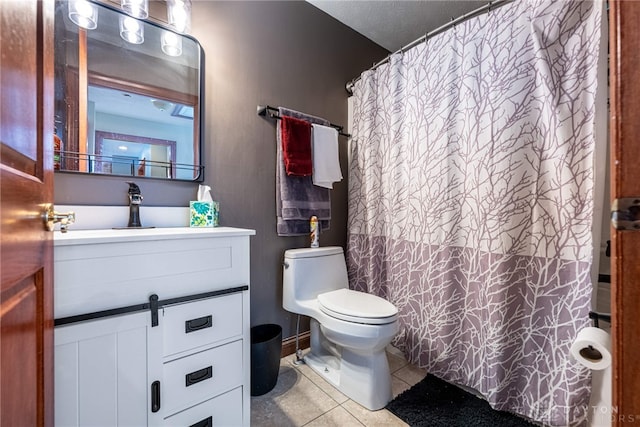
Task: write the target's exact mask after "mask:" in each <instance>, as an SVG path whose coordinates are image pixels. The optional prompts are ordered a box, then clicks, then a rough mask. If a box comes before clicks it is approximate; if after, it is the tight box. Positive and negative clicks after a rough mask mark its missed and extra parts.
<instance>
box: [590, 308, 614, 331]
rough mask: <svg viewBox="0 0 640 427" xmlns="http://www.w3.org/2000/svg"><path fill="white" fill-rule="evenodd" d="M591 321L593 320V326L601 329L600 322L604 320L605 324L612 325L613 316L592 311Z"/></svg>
mask: <svg viewBox="0 0 640 427" xmlns="http://www.w3.org/2000/svg"><path fill="white" fill-rule="evenodd" d="M589 319H591V320H593V326H595V327H596V328H599V327H600V325H599V324H598V321H599V320H603V321H605V322H609V323H611V314H607V313H598V312H597V311H590V312H589Z"/></svg>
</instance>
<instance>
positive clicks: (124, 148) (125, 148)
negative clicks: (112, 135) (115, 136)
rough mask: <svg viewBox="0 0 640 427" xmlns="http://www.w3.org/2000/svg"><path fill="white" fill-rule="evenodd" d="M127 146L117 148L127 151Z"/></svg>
mask: <svg viewBox="0 0 640 427" xmlns="http://www.w3.org/2000/svg"><path fill="white" fill-rule="evenodd" d="M128 149H129V148H128V147H127V146H126V145H120V146H118V150H122V151H127V150H128Z"/></svg>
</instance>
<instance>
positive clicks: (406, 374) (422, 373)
mask: <svg viewBox="0 0 640 427" xmlns="http://www.w3.org/2000/svg"><path fill="white" fill-rule="evenodd" d="M393 376H395V377H397V378H399V379H401V380H402V381H404V382H405V383H407V384H409V385H410V386H414V385H416V384H418V383H419V382H420V381H422V380H423V379H424V377H426V376H427V371H426V370H425V369H422V368H418V367H416V366H413V365H406V366H404V367H403V368H400V369H398V370H397V371H396V372H394V373H393Z"/></svg>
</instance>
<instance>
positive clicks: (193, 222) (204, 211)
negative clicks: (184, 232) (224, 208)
mask: <svg viewBox="0 0 640 427" xmlns="http://www.w3.org/2000/svg"><path fill="white" fill-rule="evenodd" d="M218 211H219V206H218V202H189V212H190V218H189V227H217V226H218Z"/></svg>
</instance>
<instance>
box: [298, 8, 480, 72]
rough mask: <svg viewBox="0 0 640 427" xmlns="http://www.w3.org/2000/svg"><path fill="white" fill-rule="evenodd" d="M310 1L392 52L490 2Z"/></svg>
mask: <svg viewBox="0 0 640 427" xmlns="http://www.w3.org/2000/svg"><path fill="white" fill-rule="evenodd" d="M307 1H308V2H309V3H311V4H312V5H314V6H316V7H317V8H319V9H321V10H322V11H324V12H325V13H327V14H329V15H331V16H333V17H334V18H335V19H337V20H338V21H340V22H342V23H344V24H345V25H347V26H349V27H351V28H353V29H354V30H356V31H357V32H359V33H360V34H362V35H364V36H365V37H367V38H368V39H370V40H372V41H374V42H375V43H377V44H379V45H380V46H382V47H384V48H385V49H387V50H389V51H390V52H395V51H396V50H398V49H400V48H401V47H402V46H405V45H407V44H409V43H411V42H412V41H414V40H417V39H419V38H420V37H422V36H424V35H425V34H426V33H428V32H429V31H431V30H434V29H436V28H438V27H439V26H441V25H444V24H446V23H447V22H449V21H451V20H452V19H454V18H457V17H459V16H461V15H464V14H465V13H468V12H470V11H472V10H474V9H477V8H479V7H481V6H484V5H485V4H486V3H488V1H487V0H465V1H463V0H437V1H436V0H400V1H399V0H374V1H370V0H342V1H338V0H307ZM381 59H382V58H381Z"/></svg>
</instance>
